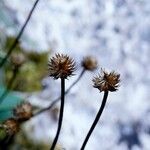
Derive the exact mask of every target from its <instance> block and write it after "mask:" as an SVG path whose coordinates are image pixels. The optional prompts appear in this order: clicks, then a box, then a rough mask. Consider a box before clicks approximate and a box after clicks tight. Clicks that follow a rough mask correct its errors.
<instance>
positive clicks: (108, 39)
mask: <svg viewBox="0 0 150 150" xmlns="http://www.w3.org/2000/svg"><path fill="white" fill-rule="evenodd" d="M34 2H35V1H34V0H26V1H20V0H11V1H10V0H0V60H2V59H3V58H4V56H5V55H6V53H7V51H8V49H9V48H10V46H11V44H12V43H13V41H14V39H15V38H16V36H17V35H18V33H19V31H20V29H21V27H22V25H23V24H24V22H25V20H26V18H27V16H28V14H29V12H30V10H31V8H32V6H33V4H34ZM13 52H16V53H18V52H19V53H20V52H21V53H23V54H24V55H25V57H26V61H25V63H24V64H23V65H22V66H21V68H20V69H19V73H18V75H17V77H16V79H15V81H14V83H13V86H12V87H11V88H10V91H9V93H7V96H6V97H5V98H4V100H3V102H2V103H1V104H0V122H1V123H3V122H4V121H6V120H7V119H9V118H12V117H13V113H12V109H14V108H15V107H16V106H17V105H18V103H20V102H21V101H28V102H30V103H31V104H32V106H33V107H34V109H35V110H38V109H42V108H45V107H47V106H48V105H49V104H50V103H51V102H52V101H53V100H54V99H55V98H57V97H59V95H60V80H53V79H52V78H49V77H48V72H47V70H48V69H47V68H48V67H47V64H48V60H49V57H51V56H53V55H54V54H55V53H64V54H68V55H69V56H70V57H72V58H74V60H75V61H76V64H77V69H76V72H75V76H73V77H71V78H69V80H67V81H66V87H69V86H70V85H71V84H72V83H73V82H74V81H75V80H76V79H77V78H78V76H79V75H80V73H81V72H82V69H83V68H82V66H81V61H82V59H83V57H85V56H88V55H90V56H93V57H95V58H96V59H97V61H98V64H99V65H98V69H97V70H95V71H93V72H88V71H87V72H85V73H84V75H83V76H82V78H81V79H80V82H78V83H77V84H76V85H75V86H74V87H73V88H72V89H71V91H70V92H69V93H68V94H67V95H66V103H65V112H64V121H63V126H62V130H61V133H60V137H59V140H58V145H59V147H60V149H62V148H65V149H67V150H78V149H80V146H81V144H82V142H83V140H84V138H85V136H86V134H87V132H88V130H89V128H90V126H91V124H92V122H93V119H94V118H95V115H96V113H97V111H98V109H99V106H100V104H101V99H102V96H103V94H102V93H99V91H98V90H97V89H94V88H93V87H92V85H93V83H92V78H93V76H94V75H95V74H97V72H99V71H100V68H105V69H106V70H109V71H111V70H115V71H116V72H118V73H120V75H121V83H120V87H119V90H118V91H117V92H114V93H110V94H109V97H108V102H107V106H106V108H105V110H104V112H103V115H102V118H101V120H100V121H99V123H98V125H97V127H96V128H95V130H94V132H93V134H92V136H91V138H90V140H89V142H88V144H87V146H86V150H100V149H101V150H110V149H111V150H149V149H150V91H149V90H150V67H149V64H150V1H149V0H107V1H104V0H92V1H91V0H41V1H39V3H38V4H37V6H36V8H35V10H34V12H33V14H32V16H31V18H30V20H29V23H28V25H27V26H26V28H25V30H24V32H23V35H22V36H21V38H20V39H19V42H18V44H17V46H16V48H15V49H14V50H13ZM12 75H13V69H12V65H11V63H10V61H9V59H8V60H7V62H6V63H5V65H4V66H3V67H1V68H0V94H1V95H2V93H3V92H4V89H6V87H7V85H8V83H9V80H10V79H11V76H12ZM7 90H8V89H7ZM58 114H59V103H57V104H56V105H55V106H54V107H53V108H52V109H51V110H48V111H45V112H44V113H41V114H40V115H38V116H36V117H33V118H31V119H30V120H28V121H26V122H23V123H22V124H21V126H20V130H19V132H18V133H17V134H15V137H13V140H11V142H10V146H9V149H11V150H18V149H19V150H20V149H22V150H26V149H27V150H30V149H31V150H34V149H35V150H38V149H40V150H41V149H42V150H48V149H49V147H50V143H51V142H52V140H53V138H54V136H55V134H56V129H57V121H58ZM1 136H2V135H1V134H0V137H1Z"/></svg>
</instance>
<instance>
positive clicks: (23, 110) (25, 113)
mask: <svg viewBox="0 0 150 150" xmlns="http://www.w3.org/2000/svg"><path fill="white" fill-rule="evenodd" d="M13 112H14V116H15V118H16V120H18V121H25V120H28V119H30V118H31V117H32V115H33V108H32V105H31V104H30V103H29V102H23V103H21V104H20V105H18V106H17V107H16V108H15V109H14V111H13Z"/></svg>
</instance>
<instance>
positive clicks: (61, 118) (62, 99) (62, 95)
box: [50, 78, 65, 150]
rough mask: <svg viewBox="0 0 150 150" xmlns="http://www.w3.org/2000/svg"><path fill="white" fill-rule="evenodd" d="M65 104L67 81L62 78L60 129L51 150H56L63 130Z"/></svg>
mask: <svg viewBox="0 0 150 150" xmlns="http://www.w3.org/2000/svg"><path fill="white" fill-rule="evenodd" d="M64 103H65V79H64V78H62V79H61V105H60V114H59V121H58V129H57V133H56V136H55V139H54V141H53V143H52V146H51V148H50V150H54V149H55V146H56V143H57V140H58V137H59V133H60V130H61V126H62V120H63V112H64Z"/></svg>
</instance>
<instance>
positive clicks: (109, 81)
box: [93, 70, 120, 92]
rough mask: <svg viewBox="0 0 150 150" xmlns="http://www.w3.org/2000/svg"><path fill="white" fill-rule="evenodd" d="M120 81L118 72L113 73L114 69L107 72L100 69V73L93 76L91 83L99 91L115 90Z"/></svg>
mask: <svg viewBox="0 0 150 150" xmlns="http://www.w3.org/2000/svg"><path fill="white" fill-rule="evenodd" d="M119 82H120V74H117V73H115V72H114V71H112V72H110V73H108V72H106V71H104V70H102V73H101V75H100V74H99V75H98V76H96V77H94V79H93V83H94V85H93V86H94V87H95V88H98V89H99V90H100V92H102V91H111V92H113V91H116V90H117V88H118V86H119Z"/></svg>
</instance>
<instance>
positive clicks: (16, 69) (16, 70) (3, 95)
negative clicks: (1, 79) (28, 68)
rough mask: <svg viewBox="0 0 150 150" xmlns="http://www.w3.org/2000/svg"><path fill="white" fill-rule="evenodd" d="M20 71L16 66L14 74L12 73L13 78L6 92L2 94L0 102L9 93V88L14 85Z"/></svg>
mask: <svg viewBox="0 0 150 150" xmlns="http://www.w3.org/2000/svg"><path fill="white" fill-rule="evenodd" d="M18 71H19V68H14V70H13V75H12V77H11V79H10V80H9V82H8V84H7V87H6V89H4V92H3V93H2V95H1V96H0V104H1V103H2V102H3V100H4V99H5V97H6V96H7V95H8V93H9V90H10V88H11V87H12V85H13V83H14V81H15V79H16V77H17V74H18Z"/></svg>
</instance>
